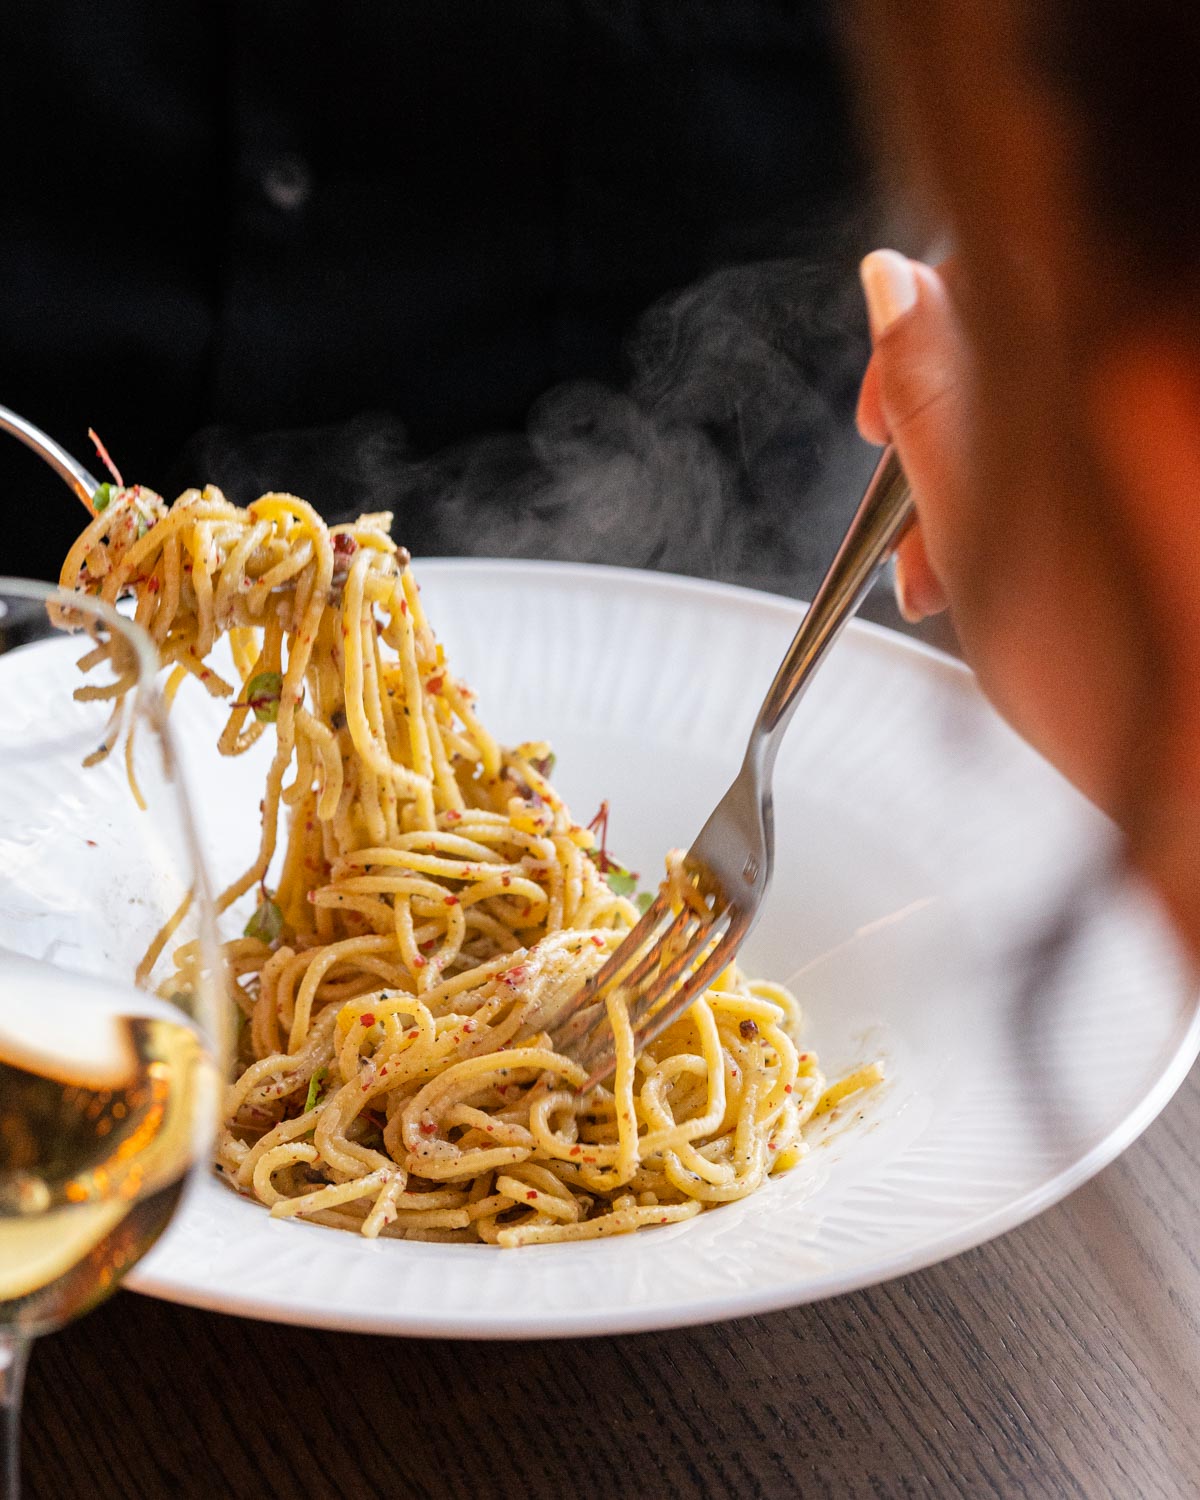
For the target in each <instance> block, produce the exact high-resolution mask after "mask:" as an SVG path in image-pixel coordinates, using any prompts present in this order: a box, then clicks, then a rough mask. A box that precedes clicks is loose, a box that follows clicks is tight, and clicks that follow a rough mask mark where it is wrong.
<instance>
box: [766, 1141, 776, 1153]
mask: <svg viewBox="0 0 1200 1500" xmlns="http://www.w3.org/2000/svg"><path fill="white" fill-rule="evenodd" d="M774 1149H775V1142H774V1141H768V1142H767V1150H768V1151H774Z"/></svg>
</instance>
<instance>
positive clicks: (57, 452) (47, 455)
mask: <svg viewBox="0 0 1200 1500" xmlns="http://www.w3.org/2000/svg"><path fill="white" fill-rule="evenodd" d="M0 432H9V433H11V434H12V435H13V437H15V438H16V439H17V440H18V441H19V442H22V443H24V444H25V446H26V447H27V448H32V449H33V451H34V452H35V453H36V454H37V455H38V457H39V458H43V459H45V461H46V462H47V463H48V464H49V465H50V467H51V468H52V469H53V470H54V472H55V473H56V474H57V475H58V477H59V478H60V479H61V480H62V481H63V483H64V484H66V485H68V486H69V487H70V488H71V489H73V490H74V491H75V493H76V494H77V495H78V496H79V498H80V499H81V500H82V501H83V502H84V504H85V505H87V506H88V508H89V509H90V508H91V503H92V496H93V495H94V494H95V493H96V491H97V489H98V488H99V485H100V481H99V480H98V479H96V478H95V477H94V476H93V475H91V474H89V473H88V471H87V470H86V469H85V468H84V467H83V465H82V464H81V463H80V462H79V460H78V459H76V458H72V457H71V455H70V454H69V453H68V452H67V450H66V449H65V448H64V447H62V445H61V444H60V443H56V442H55V441H54V439H53V438H52V437H51V436H50V435H49V434H48V433H45V432H43V431H42V429H41V428H40V427H35V426H34V424H33V423H32V422H31V421H29V419H28V418H27V417H21V416H18V415H17V413H16V412H15V411H10V410H9V408H8V407H7V406H0Z"/></svg>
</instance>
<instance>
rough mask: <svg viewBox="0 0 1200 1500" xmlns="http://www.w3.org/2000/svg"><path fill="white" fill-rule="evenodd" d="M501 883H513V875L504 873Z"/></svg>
mask: <svg viewBox="0 0 1200 1500" xmlns="http://www.w3.org/2000/svg"><path fill="white" fill-rule="evenodd" d="M500 884H501V885H512V876H511V875H504V876H502V877H501V879H500Z"/></svg>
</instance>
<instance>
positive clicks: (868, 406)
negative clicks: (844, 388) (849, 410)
mask: <svg viewBox="0 0 1200 1500" xmlns="http://www.w3.org/2000/svg"><path fill="white" fill-rule="evenodd" d="M854 420H855V422H856V423H857V425H858V430H859V433H860V435H861V436H862V438H863V439H864V440H865V441H866V442H868V443H874V444H875V445H876V446H877V447H882V446H883V444H884V443H886V442H887V440H888V438H889V436H890V433H889V432H888V425H887V418H886V417H885V416H884V415H883V406H882V403H881V401H880V397H879V366H878V365H877V364H876V362H875V359H874V356H872V358H871V362H870V364H868V366H867V373H866V374H865V375H864V376H863V383H862V389H861V390H860V391H859V393H858V409H857V410H856V411H855V413H854Z"/></svg>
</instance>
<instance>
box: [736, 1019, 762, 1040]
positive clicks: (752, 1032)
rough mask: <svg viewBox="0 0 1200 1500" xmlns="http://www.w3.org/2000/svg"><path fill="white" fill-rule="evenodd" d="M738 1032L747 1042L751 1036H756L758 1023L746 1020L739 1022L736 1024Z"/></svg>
mask: <svg viewBox="0 0 1200 1500" xmlns="http://www.w3.org/2000/svg"><path fill="white" fill-rule="evenodd" d="M738 1030H739V1031H740V1032H741V1033H742V1035H743V1036H744V1037H745V1038H746V1040H747V1041H749V1040H750V1038H751V1037H752V1036H757V1035H758V1023H757V1022H756V1021H751V1020H748V1019H747V1020H745V1021H741V1022H739V1023H738Z"/></svg>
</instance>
